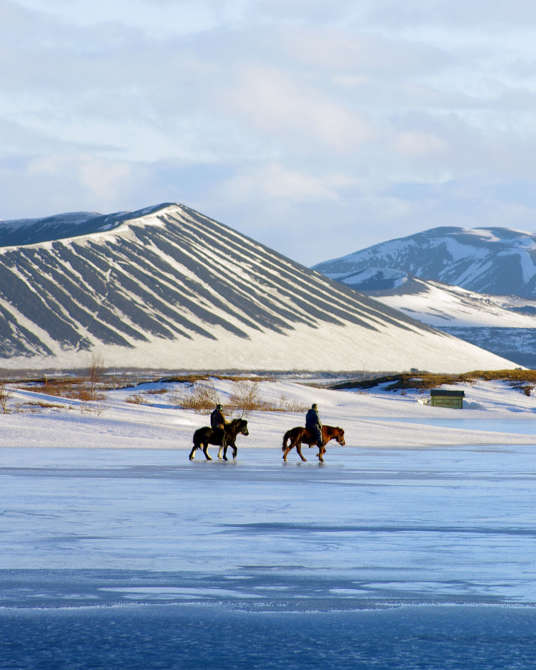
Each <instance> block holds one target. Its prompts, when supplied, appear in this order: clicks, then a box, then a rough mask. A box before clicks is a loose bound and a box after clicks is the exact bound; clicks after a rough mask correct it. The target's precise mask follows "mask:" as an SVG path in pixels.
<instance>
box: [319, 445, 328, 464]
mask: <svg viewBox="0 0 536 670" xmlns="http://www.w3.org/2000/svg"><path fill="white" fill-rule="evenodd" d="M325 453H326V447H318V460H319V461H320V462H321V463H323V462H324V454H325Z"/></svg>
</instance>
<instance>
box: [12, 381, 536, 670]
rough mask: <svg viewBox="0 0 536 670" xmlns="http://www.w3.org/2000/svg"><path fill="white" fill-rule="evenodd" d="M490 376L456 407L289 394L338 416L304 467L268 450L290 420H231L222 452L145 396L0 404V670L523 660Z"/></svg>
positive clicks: (512, 464) (512, 526)
mask: <svg viewBox="0 0 536 670" xmlns="http://www.w3.org/2000/svg"><path fill="white" fill-rule="evenodd" d="M293 388H294V387H292V388H291V387H288V388H287V389H286V390H287V393H291V392H293ZM490 389H491V387H486V389H482V390H479V389H477V388H476V389H474V390H473V396H472V399H469V403H471V402H472V403H473V409H471V405H470V404H469V409H468V410H467V411H466V410H463V415H462V414H461V413H459V414H453V412H454V410H442V411H439V410H432V409H431V408H424V407H422V406H417V404H416V403H415V399H409V398H398V399H396V398H394V399H392V398H390V399H385V398H381V397H380V396H379V395H378V397H373V396H370V395H366V396H361V397H359V396H360V394H348V393H346V394H345V393H333V392H328V391H318V390H313V389H308V390H307V391H301V390H299V391H298V390H296V389H294V392H296V393H302V394H303V395H304V400H305V401H307V402H308V401H309V400H310V399H311V398H310V397H309V394H311V395H312V396H313V397H314V399H316V400H319V403H320V408H321V412H322V410H323V412H322V414H323V418H324V421H325V422H326V423H338V424H342V425H344V427H345V429H346V433H347V444H348V445H349V446H347V447H344V448H341V447H337V446H330V447H328V453H327V458H326V465H324V466H319V465H318V464H317V462H316V460H315V458H314V454H313V452H314V451H315V450H307V454H308V456H309V455H310V458H309V461H308V462H307V463H305V464H301V463H298V461H297V459H296V457H295V456H294V455H293V454H292V455H290V456H289V463H288V464H287V465H283V464H282V462H281V448H280V439H281V434H282V432H283V431H282V428H283V427H284V426H285V425H286V426H287V427H289V425H290V424H292V425H293V424H294V423H296V422H297V423H299V422H300V417H299V416H298V415H288V414H285V415H277V416H274V415H270V416H267V415H264V414H260V413H259V414H253V415H251V417H250V418H249V421H250V432H251V435H250V437H249V438H243V439H242V440H240V441H239V442H238V446H239V454H238V459H237V461H236V463H225V464H224V463H218V462H212V463H205V462H203V461H202V460H200V459H198V460H197V461H195V462H194V463H190V462H188V461H187V453H188V451H187V450H188V448H189V446H190V444H189V437H190V436H191V426H189V425H188V421H192V422H194V423H195V422H197V423H198V424H199V421H200V417H199V416H198V415H191V416H190V417H186V418H185V417H184V416H178V413H177V412H176V411H173V410H170V409H169V408H166V407H165V406H161V407H159V408H158V407H156V408H155V407H153V408H145V409H143V408H137V407H127V408H125V409H124V412H125V413H126V412H129V414H128V418H127V415H126V414H125V415H124V416H123V415H122V414H121V412H122V411H123V409H121V407H120V402H119V400H118V399H117V398H116V399H115V400H114V399H111V400H110V404H109V410H107V411H104V412H103V414H102V415H101V416H95V417H87V416H80V415H77V416H76V418H75V416H74V412H71V414H72V416H71V417H70V418H69V417H65V416H63V415H62V414H57V415H50V416H48V417H45V416H33V417H28V416H26V417H23V416H20V415H19V416H18V415H7V416H5V417H2V419H4V418H5V419H6V423H5V425H4V431H3V434H2V438H1V440H2V445H3V448H2V450H1V451H0V456H1V459H2V467H1V469H0V476H1V479H2V493H3V495H2V506H1V507H2V509H1V510H0V519H1V530H2V534H1V536H0V541H1V542H2V552H1V555H0V596H1V603H0V604H1V606H2V609H1V610H0V635H1V637H2V647H1V651H0V668H2V670H3V669H4V668H17V669H19V668H70V669H71V668H73V669H74V668H84V669H86V668H87V669H88V670H89V669H90V668H91V669H94V668H198V667H199V668H201V667H207V666H210V667H214V668H220V667H221V668H223V667H226V668H257V667H258V668H261V667H263V668H270V667H272V668H282V667H286V668H288V667H291V668H328V667H340V668H350V667H351V668H360V667H363V668H368V667H370V668H372V667H374V668H466V667H467V668H469V667H472V668H474V667H479V668H529V667H533V662H534V661H533V659H534V657H535V653H536V642H535V636H534V633H533V631H534V624H535V623H536V562H535V552H534V544H535V542H534V541H535V536H536V527H535V524H534V509H535V502H536V494H535V488H534V484H535V480H536V468H535V459H534V456H535V449H536V446H535V444H536V437H535V435H534V433H535V428H536V423H535V417H534V414H533V409H532V406H531V404H530V403H531V402H533V401H532V399H531V398H525V397H524V396H521V394H519V393H518V394H517V395H516V396H514V395H511V396H508V394H505V393H503V392H502V391H501V390H500V389H498V388H495V390H493V389H491V390H490ZM225 391H226V389H225V388H222V389H221V393H222V394H223V393H224V392H225ZM486 394H487V395H486ZM517 396H520V399H519V402H518V401H517ZM114 403H115V405H114ZM397 403H398V404H397ZM494 403H495V404H494ZM360 408H361V409H360ZM382 408H383V409H382ZM136 412H137V413H136ZM144 412H147V414H146V415H145V418H144V419H143V421H142V420H140V413H141V414H142V415H143V413H144ZM382 414H383V417H382ZM121 416H122V418H121ZM135 416H136V417H137V418H134V417H135ZM165 416H168V417H170V418H169V419H168V421H169V422H171V423H167V424H166V420H165V418H164V417H165ZM345 416H346V420H344V417H345ZM456 417H460V418H459V419H457V418H456ZM486 417H487V419H488V420H487V422H486V421H485V419H486ZM462 418H463V424H462V423H461V422H460V420H461V419H462ZM471 419H474V421H475V422H476V428H475V427H471V426H470V425H469V424H470V423H471ZM24 421H26V423H28V421H30V422H31V421H34V424H33V427H34V436H35V431H36V430H40V433H41V438H42V442H43V443H44V444H46V445H47V444H48V445H49V446H44V447H41V448H38V447H35V446H34V448H28V447H25V446H24V443H19V444H17V443H16V441H17V439H21V438H20V436H21V435H22V436H24V435H27V433H25V430H24V429H23V425H24ZM174 421H176V422H177V423H175V425H174V429H175V445H176V446H180V447H181V448H177V449H170V448H166V447H168V446H169V445H168V443H167V440H168V437H169V436H168V433H167V431H168V430H169V431H171V429H172V428H173V426H172V422H174ZM452 423H455V424H456V425H455V426H454V427H453V426H452V425H451V424H452ZM90 425H91V426H92V430H93V434H94V435H95V437H94V440H95V442H94V443H92V445H91V446H92V447H96V446H100V447H101V448H81V447H80V444H79V443H78V446H77V447H76V448H67V447H69V446H70V444H73V443H74V444H77V439H80V437H78V438H77V437H76V436H77V435H78V436H80V434H82V435H85V439H88V435H89V434H90V432H91V431H89V426H90ZM47 426H48V428H47ZM457 426H459V427H457ZM483 428H487V429H488V430H487V431H484V432H480V433H479V431H482V430H483ZM86 430H87V431H88V432H87V434H85V431H86ZM10 431H11V438H10V437H9V434H10ZM17 431H18V432H17ZM51 431H55V435H56V440H57V444H58V445H61V447H60V446H58V447H57V448H54V447H52V446H50V443H49V442H48V440H52V436H51ZM382 431H383V432H382ZM408 431H413V435H414V437H415V440H414V441H415V443H416V445H417V446H416V447H411V445H408V444H403V439H406V438H407V437H408V435H410V434H411V432H408ZM437 431H439V432H437ZM136 432H137V433H138V435H139V437H140V442H141V443H142V444H144V445H148V443H149V441H150V440H151V439H152V442H153V448H152V449H150V448H142V449H139V448H130V449H128V448H121V449H119V448H107V446H106V444H107V442H108V444H109V445H110V446H111V447H118V446H123V447H127V446H135V444H136V443H135V442H132V437H133V435H135V434H136ZM367 432H368V433H375V434H376V436H377V435H378V434H379V435H383V436H384V437H385V441H384V443H383V444H376V445H375V446H365V447H363V446H361V445H362V444H363V443H365V444H366V443H367V442H370V441H372V440H373V436H372V435H367ZM440 433H441V434H442V435H443V440H444V442H441V441H439V440H437V441H438V444H436V445H434V444H433V441H432V442H429V444H428V445H426V444H425V441H426V440H425V437H426V435H428V436H434V435H436V434H437V435H439V434H440ZM477 434H480V435H481V436H483V437H482V438H481V439H480V440H478V439H477V437H475V436H477ZM389 435H390V438H389ZM453 435H458V436H459V437H460V438H461V440H460V442H459V443H458V444H453V443H452V440H453V439H454V438H453ZM17 436H19V437H17ZM106 436H108V438H107V437H106ZM494 436H495V437H494ZM159 438H161V441H160V440H159ZM187 438H188V439H187ZM36 439H37V438H36ZM169 439H171V437H169ZM376 439H377V438H376ZM449 439H450V440H451V442H448V440H449ZM121 440H123V444H122V445H121V444H120V442H121ZM445 441H446V442H445ZM486 441H488V443H486ZM10 442H11V444H10ZM389 442H391V444H389ZM127 443H129V444H127ZM393 444H397V446H395V447H393ZM445 445H450V446H445ZM159 447H160V448H159ZM214 451H215V450H213V452H214Z"/></svg>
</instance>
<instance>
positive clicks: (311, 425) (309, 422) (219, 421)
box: [210, 402, 324, 449]
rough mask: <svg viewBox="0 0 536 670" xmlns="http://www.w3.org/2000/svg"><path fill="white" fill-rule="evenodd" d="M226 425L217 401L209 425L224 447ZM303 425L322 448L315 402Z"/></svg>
mask: <svg viewBox="0 0 536 670" xmlns="http://www.w3.org/2000/svg"><path fill="white" fill-rule="evenodd" d="M226 425H227V420H226V419H225V416H224V415H223V406H222V405H221V404H220V403H218V404H217V405H216V407H215V409H214V410H213V411H212V414H211V415H210V427H211V428H212V430H213V431H214V432H217V433H220V436H221V446H222V447H225V441H226V438H225V426H226ZM305 427H306V428H307V430H308V431H309V432H310V433H311V434H312V436H313V437H314V438H315V440H316V443H317V444H318V446H319V448H320V449H322V447H323V446H324V440H323V438H322V423H321V421H320V417H319V416H318V405H317V404H316V402H315V403H313V404H312V405H311V409H310V410H308V412H307V414H306V415H305Z"/></svg>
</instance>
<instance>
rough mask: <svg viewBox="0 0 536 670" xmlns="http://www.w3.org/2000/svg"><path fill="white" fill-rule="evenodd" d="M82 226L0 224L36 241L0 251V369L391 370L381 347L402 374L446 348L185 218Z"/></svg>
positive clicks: (177, 209)
mask: <svg viewBox="0 0 536 670" xmlns="http://www.w3.org/2000/svg"><path fill="white" fill-rule="evenodd" d="M85 216H86V215H83V214H77V215H73V219H75V220H73V221H70V222H69V221H67V223H66V222H65V221H66V219H67V218H68V217H66V216H65V215H64V216H63V217H51V218H50V219H49V220H48V221H47V220H41V221H36V220H34V221H32V222H31V224H28V222H23V223H21V222H7V223H3V224H0V229H1V228H2V226H4V225H5V226H7V228H8V229H9V231H10V232H9V233H7V232H5V234H4V236H2V233H1V232H0V239H3V240H4V241H7V242H9V241H12V240H13V239H19V240H20V239H25V240H27V241H31V240H32V237H31V234H30V231H33V232H34V233H35V235H36V236H37V240H38V242H37V243H34V244H26V245H19V246H16V247H13V246H4V248H3V249H0V334H1V338H0V357H2V358H3V359H4V363H5V361H6V360H10V359H17V361H20V359H21V357H23V358H31V359H32V360H31V362H30V361H28V365H30V364H31V365H34V364H35V358H36V357H44V358H43V360H44V361H48V362H50V360H51V359H53V360H56V361H57V362H58V363H59V362H61V361H64V362H67V363H72V361H73V360H75V359H74V358H73V355H74V354H75V353H76V352H90V351H95V350H98V351H102V352H104V353H105V355H106V359H107V361H109V362H110V363H111V360H110V358H113V363H114V364H116V365H117V364H122V363H123V364H130V365H132V364H135V363H137V364H138V365H140V366H145V365H149V364H156V365H159V366H160V367H187V368H197V369H199V368H204V367H209V366H214V365H215V364H217V363H218V362H220V363H221V364H220V365H219V366H218V367H219V368H220V369H221V368H225V367H244V366H246V367H250V368H251V367H255V362H258V363H259V367H273V368H274V369H276V368H277V369H281V368H292V367H295V365H294V364H295V363H296V361H297V360H300V361H307V360H311V361H312V365H311V367H312V368H316V369H330V366H329V365H328V366H327V367H326V361H328V362H329V361H333V365H334V366H335V368H336V369H337V368H338V369H343V368H345V367H347V368H348V369H356V367H363V366H362V363H363V362H364V361H368V360H371V362H372V358H374V359H375V360H374V363H373V365H374V366H376V365H377V364H378V363H377V361H385V363H386V365H385V366H381V367H384V368H392V362H391V360H392V356H393V351H392V350H393V346H392V343H393V341H396V342H398V343H399V344H400V352H399V356H398V358H397V359H396V360H400V364H401V365H403V366H406V365H408V364H409V363H410V360H409V359H411V360H413V359H414V358H416V351H420V350H422V352H423V356H424V357H425V358H426V356H428V358H430V356H432V357H433V358H434V359H435V360H440V358H441V356H442V354H441V349H442V348H443V347H446V348H447V349H451V348H452V338H448V337H447V336H441V335H439V334H437V333H435V332H434V331H432V330H431V329H429V328H427V327H424V326H421V325H420V324H416V323H415V322H413V321H412V320H411V319H409V318H407V317H405V316H404V315H402V314H401V313H400V312H396V311H394V310H392V309H390V308H388V307H384V306H382V305H380V304H379V303H378V302H376V301H374V300H372V299H369V298H367V297H366V296H363V295H360V294H357V293H355V292H354V291H352V290H351V289H349V288H346V287H345V286H343V285H341V284H338V283H334V282H332V281H330V280H329V279H326V278H325V277H324V276H322V275H320V274H318V273H316V272H314V271H311V270H308V269H307V268H305V267H303V266H301V265H299V264H297V263H294V262H293V261H291V260H289V259H287V258H284V257H283V256H281V255H279V254H277V253H276V252H274V251H272V250H270V249H268V248H266V247H264V246H262V245H260V244H258V243H256V242H254V241H253V240H250V239H248V238H246V237H245V236H243V235H240V234H238V233H236V232H234V231H233V230H231V229H230V228H227V227H226V226H223V225H222V224H220V223H217V222H216V221H213V220H212V219H209V218H207V217H205V216H203V215H201V214H199V213H197V212H195V211H193V210H191V209H189V208H187V207H184V206H180V205H161V206H158V207H153V208H149V209H147V210H143V211H141V212H135V213H132V214H130V215H126V214H124V213H123V214H119V215H110V216H108V217H102V216H95V215H88V217H87V218H84V217H85ZM59 222H60V223H61V225H60V223H59ZM17 226H20V227H21V230H23V232H21V230H19V232H18V233H17ZM28 226H30V227H28ZM73 230H74V231H75V232H76V234H73ZM17 235H19V236H18V237H17ZM58 235H60V237H61V239H57V237H58ZM290 335H293V337H289V336H290ZM282 338H283V339H282ZM416 339H417V340H418V346H415V345H410V344H409V343H410V341H412V342H415V340H416ZM406 341H407V344H405V342H406ZM389 343H391V344H390V345H389ZM307 347H310V350H307ZM328 348H330V349H331V350H328ZM428 350H430V352H428ZM476 351H478V350H472V352H469V351H467V352H464V351H460V352H459V353H458V358H459V360H460V361H461V360H462V359H463V358H464V356H470V355H472V356H475V352H476ZM408 352H409V358H408ZM427 352H428V353H427ZM432 352H435V353H432ZM67 354H69V356H67ZM320 358H322V360H320ZM447 358H448V357H447ZM357 361H359V363H358V364H357V365H356V363H357ZM315 362H316V363H317V364H316V365H315ZM271 363H272V365H271ZM481 364H484V365H485V363H484V362H481ZM300 365H301V366H303V362H301V363H300ZM428 367H430V361H429V360H428Z"/></svg>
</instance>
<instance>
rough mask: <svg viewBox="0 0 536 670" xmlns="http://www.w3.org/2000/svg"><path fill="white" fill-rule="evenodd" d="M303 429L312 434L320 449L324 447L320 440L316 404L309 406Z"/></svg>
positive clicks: (320, 423)
mask: <svg viewBox="0 0 536 670" xmlns="http://www.w3.org/2000/svg"><path fill="white" fill-rule="evenodd" d="M305 427H306V428H307V430H308V431H309V432H310V433H312V435H313V437H314V438H315V440H316V443H317V444H318V446H319V447H320V449H322V447H323V446H324V440H323V439H322V422H321V421H320V417H319V416H318V405H317V404H316V402H315V403H313V404H312V405H311V409H310V410H308V412H307V414H306V415H305Z"/></svg>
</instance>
